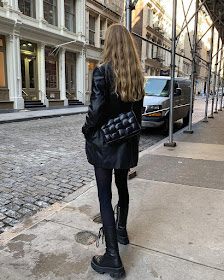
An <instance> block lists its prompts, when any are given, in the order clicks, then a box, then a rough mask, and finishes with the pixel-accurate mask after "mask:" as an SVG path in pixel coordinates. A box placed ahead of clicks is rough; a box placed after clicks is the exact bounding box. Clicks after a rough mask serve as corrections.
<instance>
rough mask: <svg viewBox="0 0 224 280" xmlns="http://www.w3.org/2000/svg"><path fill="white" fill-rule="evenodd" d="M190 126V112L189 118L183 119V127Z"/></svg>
mask: <svg viewBox="0 0 224 280" xmlns="http://www.w3.org/2000/svg"><path fill="white" fill-rule="evenodd" d="M188 124H189V112H188V113H187V116H186V117H185V118H183V125H184V126H187V125H188Z"/></svg>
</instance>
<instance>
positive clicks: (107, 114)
mask: <svg viewBox="0 0 224 280" xmlns="http://www.w3.org/2000/svg"><path fill="white" fill-rule="evenodd" d="M142 106H143V100H140V101H137V102H134V103H132V102H123V101H122V100H121V98H120V96H119V94H116V93H115V92H114V79H113V70H112V67H111V63H106V64H104V65H102V66H100V67H97V68H96V69H95V70H94V72H93V82H92V94H91V98H90V106H89V110H88V115H87V117H86V122H85V125H84V126H83V128H82V132H83V133H84V135H85V138H86V154H87V158H88V161H89V163H90V164H92V165H94V167H95V175H96V181H97V187H98V197H99V201H100V213H101V218H102V222H103V232H104V234H105V239H106V253H105V254H104V255H102V256H95V257H93V259H92V263H91V265H92V268H93V269H94V270H95V271H97V272H99V273H110V275H111V276H112V277H116V278H120V277H123V276H124V275H125V270H124V267H123V264H122V261H121V259H120V255H119V248H118V244H117V242H118V241H119V242H120V243H122V244H128V242H129V241H128V237H127V232H126V222H127V213H128V204H129V194H128V188H127V175H128V170H129V168H131V167H134V166H136V165H137V163H138V146H139V138H140V135H136V136H133V137H131V138H130V139H127V140H123V142H121V143H117V144H111V145H110V144H107V143H106V141H105V139H104V136H103V134H102V133H101V131H100V128H101V127H102V125H104V124H105V123H106V122H107V121H108V120H109V119H111V118H114V117H116V116H118V115H119V114H120V113H123V112H128V111H130V110H131V109H132V110H133V111H134V112H135V115H136V117H137V119H138V121H139V123H141V112H142ZM113 169H114V170H115V171H114V172H115V183H116V186H117V188H118V194H119V203H118V205H119V207H120V208H121V209H123V210H125V212H124V211H123V213H126V214H125V215H124V214H122V215H120V217H121V218H122V217H123V218H122V220H123V223H122V224H125V227H124V228H121V226H120V224H121V219H120V218H119V219H117V224H118V227H117V228H116V227H115V219H114V212H113V208H112V205H111V199H112V193H111V182H112V171H113ZM122 207H123V208H122ZM121 212H122V211H121ZM124 218H125V219H124Z"/></svg>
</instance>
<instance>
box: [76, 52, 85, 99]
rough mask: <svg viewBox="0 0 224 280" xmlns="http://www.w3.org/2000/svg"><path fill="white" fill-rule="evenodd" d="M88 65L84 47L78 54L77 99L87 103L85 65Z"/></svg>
mask: <svg viewBox="0 0 224 280" xmlns="http://www.w3.org/2000/svg"><path fill="white" fill-rule="evenodd" d="M85 66H86V54H85V50H84V49H83V50H82V52H80V54H79V55H77V63H76V73H77V99H78V100H80V101H82V102H83V103H84V104H85V103H86V96H85V94H86V88H85V76H86V74H85V68H86V67H85Z"/></svg>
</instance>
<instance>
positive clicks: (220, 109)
mask: <svg viewBox="0 0 224 280" xmlns="http://www.w3.org/2000/svg"><path fill="white" fill-rule="evenodd" d="M223 78H224V77H223V74H222V95H221V101H220V108H219V111H222V108H223V107H222V101H223V86H224V85H223Z"/></svg>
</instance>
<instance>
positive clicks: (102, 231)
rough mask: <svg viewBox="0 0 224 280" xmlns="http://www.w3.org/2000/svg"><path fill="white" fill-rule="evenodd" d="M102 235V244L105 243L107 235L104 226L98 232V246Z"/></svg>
mask: <svg viewBox="0 0 224 280" xmlns="http://www.w3.org/2000/svg"><path fill="white" fill-rule="evenodd" d="M101 237H102V244H104V241H103V240H104V237H105V234H104V230H103V227H101V228H100V230H99V233H98V237H97V240H96V247H97V248H98V247H99V245H100V238H101Z"/></svg>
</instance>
